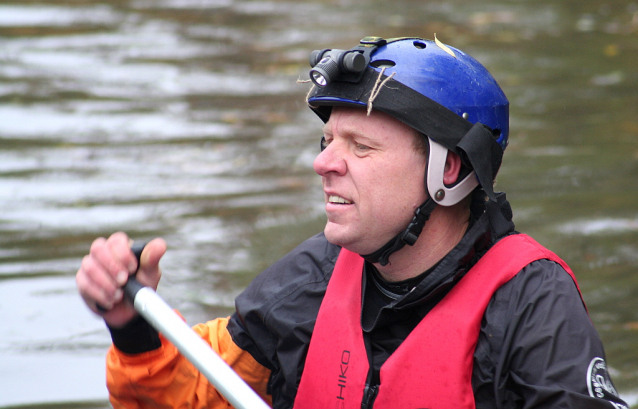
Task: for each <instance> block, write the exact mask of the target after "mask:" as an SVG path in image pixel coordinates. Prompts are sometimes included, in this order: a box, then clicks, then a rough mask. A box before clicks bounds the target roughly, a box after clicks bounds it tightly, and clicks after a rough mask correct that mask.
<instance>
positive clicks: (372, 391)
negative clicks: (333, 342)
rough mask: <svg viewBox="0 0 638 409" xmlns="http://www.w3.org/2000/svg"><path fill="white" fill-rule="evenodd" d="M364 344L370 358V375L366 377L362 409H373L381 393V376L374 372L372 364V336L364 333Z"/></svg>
mask: <svg viewBox="0 0 638 409" xmlns="http://www.w3.org/2000/svg"><path fill="white" fill-rule="evenodd" d="M363 344H364V345H365V348H366V355H367V357H368V368H369V369H368V375H367V376H366V386H365V389H364V390H363V399H362V400H361V409H372V406H373V405H374V400H375V399H376V398H377V394H378V393H379V383H380V382H379V381H380V379H379V374H378V373H376V371H375V370H374V365H373V364H372V344H371V341H370V336H369V334H367V333H365V332H364V333H363Z"/></svg>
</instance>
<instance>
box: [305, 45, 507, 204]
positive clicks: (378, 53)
mask: <svg viewBox="0 0 638 409" xmlns="http://www.w3.org/2000/svg"><path fill="white" fill-rule="evenodd" d="M310 63H311V66H312V67H313V68H312V70H311V72H310V75H311V79H312V80H313V82H314V83H315V85H316V86H315V87H314V88H313V90H312V91H311V93H310V94H309V97H308V104H309V105H310V107H311V108H312V109H313V110H314V111H315V113H317V115H318V116H319V117H320V118H322V119H323V120H324V121H327V120H328V118H329V116H330V111H331V107H333V106H343V105H345V106H361V107H371V108H374V109H377V110H379V111H382V112H385V113H386V114H389V115H391V116H393V117H395V118H396V119H398V120H400V121H402V122H404V123H405V124H407V125H409V126H411V127H412V128H414V129H416V130H417V131H419V132H420V133H422V134H423V135H425V136H427V137H428V139H429V141H430V146H431V147H432V146H433V144H435V145H436V144H438V145H441V146H442V147H444V148H445V149H449V150H451V151H453V152H456V153H457V154H459V156H460V157H461V159H462V160H463V163H464V164H465V165H466V166H467V167H469V168H470V169H472V170H473V171H474V172H475V175H476V176H474V175H472V177H470V178H466V179H468V180H470V181H469V182H466V186H465V188H462V189H458V188H457V192H456V195H455V197H454V198H452V197H451V196H450V193H451V191H450V189H449V188H446V187H444V186H442V182H441V183H436V182H433V183H434V184H435V185H436V186H430V184H429V183H428V190H429V192H430V195H431V196H433V197H434V200H435V201H437V203H438V204H443V205H452V204H454V203H456V202H458V201H459V200H460V199H462V198H463V197H465V196H466V195H467V194H468V193H469V192H470V191H471V190H472V189H473V188H474V187H476V185H477V184H480V185H481V186H482V187H483V189H484V190H485V192H486V193H487V195H488V196H489V197H490V198H491V199H493V200H495V199H494V193H493V189H492V183H493V180H494V177H495V176H496V173H497V172H498V169H499V167H500V164H501V159H502V154H503V151H504V150H505V148H506V146H507V143H508V135H509V101H508V100H507V98H506V97H505V94H504V93H503V91H502V90H501V88H500V87H499V85H498V84H497V83H496V80H495V79H494V77H492V75H491V74H490V73H489V72H488V71H487V69H485V67H483V66H482V65H481V64H480V63H479V62H478V61H476V60H475V59H474V58H472V57H471V56H469V55H467V54H465V53H464V52H462V51H460V50H458V49H456V48H453V47H449V46H446V45H444V44H442V43H441V42H439V41H438V40H435V41H432V40H424V39H420V38H399V39H392V40H384V39H382V38H379V37H366V38H364V39H363V40H361V43H360V44H359V46H357V47H355V48H353V49H351V50H330V49H326V50H319V51H315V52H313V53H312V55H311V58H310ZM384 81H386V82H384ZM382 84H383V85H382ZM434 150H435V151H436V152H439V153H446V152H447V151H446V150H443V151H441V149H438V150H437V149H434ZM430 157H431V158H432V152H431V154H430ZM439 159H440V158H439ZM444 159H445V158H443V160H444ZM439 161H440V160H439ZM429 167H430V166H429ZM428 173H429V174H430V173H432V172H431V169H430V170H429V172H428ZM477 178H478V181H477V180H476V179H477ZM459 184H461V183H459ZM441 189H442V190H441ZM437 192H439V194H438V195H437V194H436V193H437ZM441 196H444V197H447V199H446V200H437V197H439V198H441Z"/></svg>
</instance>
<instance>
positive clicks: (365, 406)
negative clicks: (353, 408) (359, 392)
mask: <svg viewBox="0 0 638 409" xmlns="http://www.w3.org/2000/svg"><path fill="white" fill-rule="evenodd" d="M377 393H379V385H374V386H370V385H366V388H365V390H364V391H363V401H362V402H361V409H372V405H374V400H375V399H376V398H377Z"/></svg>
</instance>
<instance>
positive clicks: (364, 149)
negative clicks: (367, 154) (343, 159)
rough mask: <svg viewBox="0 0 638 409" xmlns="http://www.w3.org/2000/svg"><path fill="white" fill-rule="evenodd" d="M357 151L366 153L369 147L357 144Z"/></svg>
mask: <svg viewBox="0 0 638 409" xmlns="http://www.w3.org/2000/svg"><path fill="white" fill-rule="evenodd" d="M357 149H358V150H360V151H367V150H368V149H370V147H369V146H367V145H363V144H360V143H358V144H357Z"/></svg>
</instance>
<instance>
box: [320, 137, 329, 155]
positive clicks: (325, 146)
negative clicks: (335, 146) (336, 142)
mask: <svg viewBox="0 0 638 409" xmlns="http://www.w3.org/2000/svg"><path fill="white" fill-rule="evenodd" d="M329 143H330V142H328V141H326V137H325V136H322V137H321V152H323V150H324V149H326V148H327V147H328V144H329Z"/></svg>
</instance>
